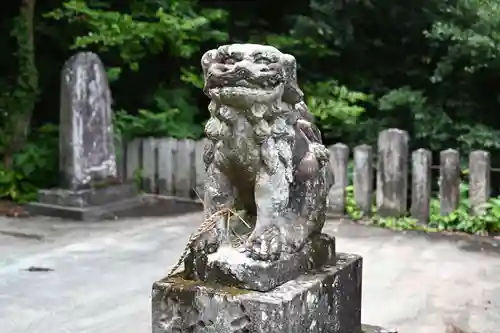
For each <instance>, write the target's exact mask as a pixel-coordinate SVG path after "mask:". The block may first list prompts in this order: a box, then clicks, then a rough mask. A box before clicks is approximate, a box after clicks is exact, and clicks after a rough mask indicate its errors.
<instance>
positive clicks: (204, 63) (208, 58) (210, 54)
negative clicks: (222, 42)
mask: <svg viewBox="0 0 500 333" xmlns="http://www.w3.org/2000/svg"><path fill="white" fill-rule="evenodd" d="M216 57H217V50H215V49H213V50H209V51H207V52H205V54H203V56H202V57H201V69H202V70H203V76H204V77H206V76H207V71H208V68H209V67H210V65H211V64H213V63H214V62H215V61H216Z"/></svg>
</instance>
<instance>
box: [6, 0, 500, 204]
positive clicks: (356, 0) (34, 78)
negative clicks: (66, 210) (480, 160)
mask: <svg viewBox="0 0 500 333" xmlns="http://www.w3.org/2000/svg"><path fill="white" fill-rule="evenodd" d="M0 24H1V30H0V50H2V54H1V55H0V158H1V160H2V162H3V163H0V198H3V199H10V200H15V201H19V202H23V201H27V200H31V199H33V197H34V195H35V194H36V190H37V189H38V188H46V187H50V186H53V185H55V184H57V178H58V157H57V153H58V146H57V144H58V143H57V138H58V136H57V135H58V133H57V130H58V118H59V90H60V88H59V86H60V72H61V69H62V66H63V64H64V62H65V61H66V60H67V59H68V58H69V57H70V56H71V55H73V54H74V53H75V52H77V51H79V50H91V51H94V52H97V53H98V54H99V56H100V57H101V58H102V60H103V62H104V64H105V65H106V68H107V71H108V75H109V78H110V82H111V89H112V94H113V100H114V105H113V108H114V110H115V126H116V128H117V129H118V130H119V132H120V134H121V135H122V137H123V138H124V139H125V140H126V139H130V138H133V137H147V136H153V137H165V136H170V137H175V138H193V139H197V138H200V137H201V136H202V134H203V125H204V122H205V121H206V120H207V117H208V110H207V104H208V100H207V98H206V97H205V96H204V95H203V93H202V91H201V89H200V88H201V86H202V78H201V69H200V65H199V62H200V57H201V55H202V54H203V52H204V51H206V50H208V49H210V48H214V47H216V46H217V45H219V44H223V43H235V42H255V43H267V44H271V45H274V46H276V47H278V48H279V49H280V50H282V51H284V52H288V53H291V54H293V55H295V56H296V58H297V61H298V64H299V69H298V70H299V73H298V77H299V81H300V86H301V87H302V88H303V90H304V91H305V93H306V98H307V103H308V104H309V108H310V110H311V111H312V112H313V113H314V115H315V117H316V119H317V122H318V125H319V126H320V127H321V130H322V131H323V134H324V136H325V141H326V142H327V143H329V144H331V143H335V142H339V141H340V142H343V143H345V144H347V145H349V146H351V147H353V146H354V145H357V144H361V143H366V144H375V143H376V139H377V135H378V133H379V132H380V131H381V130H383V129H386V128H389V127H397V128H400V129H404V130H406V131H408V133H409V134H410V138H411V142H410V148H411V149H414V148H429V149H431V150H432V151H433V152H434V153H435V154H436V156H435V157H436V159H435V161H437V160H438V159H437V158H438V154H439V151H440V150H443V149H447V148H455V149H459V150H460V153H461V156H462V157H463V158H464V163H466V157H467V154H468V152H470V151H471V150H474V149H484V150H488V151H490V152H491V154H492V155H491V156H492V164H493V165H494V166H498V165H499V164H500V154H498V152H499V151H500V117H499V116H498V111H499V110H500V94H499V92H500V2H498V1H496V0H413V1H396V0H378V1H374V0H290V1H287V2H286V3H285V2H279V1H268V0H254V1H231V0H225V1H224V0H211V1H210V0H121V1H113V0H106V1H94V0H70V1H61V0H46V1H43V2H42V1H37V0H22V1H19V2H16V1H12V2H10V1H9V2H5V3H4V4H3V5H2V10H1V13H0ZM464 165H466V164H464ZM497 178H498V177H497V176H496V174H495V177H494V185H495V184H496V185H499V184H498V183H499V182H498V180H496V179H497ZM496 185H495V186H494V187H495V188H496V187H498V186H496ZM499 207H500V206H499Z"/></svg>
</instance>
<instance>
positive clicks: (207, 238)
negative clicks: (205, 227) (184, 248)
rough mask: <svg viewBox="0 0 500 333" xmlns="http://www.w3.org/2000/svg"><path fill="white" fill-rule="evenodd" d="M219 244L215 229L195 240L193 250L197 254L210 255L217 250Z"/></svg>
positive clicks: (219, 239) (218, 236)
mask: <svg viewBox="0 0 500 333" xmlns="http://www.w3.org/2000/svg"><path fill="white" fill-rule="evenodd" d="M220 244H221V236H220V235H219V232H218V231H217V230H216V229H211V230H209V231H207V232H205V233H203V234H201V235H200V237H199V238H198V239H197V240H195V242H194V244H193V249H194V251H195V252H198V253H205V254H211V253H214V252H216V251H217V250H218V249H219V246H220Z"/></svg>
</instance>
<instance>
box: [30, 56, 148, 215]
mask: <svg viewBox="0 0 500 333" xmlns="http://www.w3.org/2000/svg"><path fill="white" fill-rule="evenodd" d="M59 129H60V130H59V169H60V170H59V171H60V175H61V177H60V179H61V183H60V188H56V189H46V190H41V191H40V192H39V194H38V202H33V203H30V204H28V205H27V209H28V211H29V212H30V213H31V214H41V215H49V216H57V217H64V218H70V219H77V220H87V219H100V218H102V217H103V216H106V215H108V214H109V213H111V212H113V211H120V210H123V209H129V208H130V207H131V206H134V205H140V204H141V203H142V202H141V200H140V197H139V196H138V195H137V188H136V186H135V184H134V183H127V184H122V183H121V180H120V178H119V175H118V171H117V164H116V151H115V136H114V131H113V123H112V110H111V92H110V89H109V84H108V78H107V73H106V71H105V69H104V66H103V64H102V62H101V60H100V59H99V56H97V55H96V54H95V53H92V52H80V53H77V54H75V55H74V56H73V57H71V58H70V59H69V60H68V61H67V62H66V63H65V64H64V67H63V70H62V74H61V105H60V127H59Z"/></svg>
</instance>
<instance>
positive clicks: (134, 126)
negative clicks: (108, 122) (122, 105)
mask: <svg viewBox="0 0 500 333" xmlns="http://www.w3.org/2000/svg"><path fill="white" fill-rule="evenodd" d="M154 100H155V107H154V109H153V110H143V109H141V110H139V112H138V114H137V115H131V114H129V113H127V112H126V111H123V110H122V111H118V112H116V114H115V127H116V129H117V132H118V133H120V134H121V136H122V137H123V138H124V139H127V140H129V139H132V138H136V137H173V138H180V139H182V138H192V139H198V138H200V137H201V136H202V134H203V127H202V125H201V124H197V123H196V122H195V119H194V117H195V115H196V112H197V109H196V108H195V107H193V103H192V101H190V100H189V96H186V90H182V89H177V90H167V89H165V88H163V87H160V88H159V89H158V91H157V93H156V94H155V97H154Z"/></svg>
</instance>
